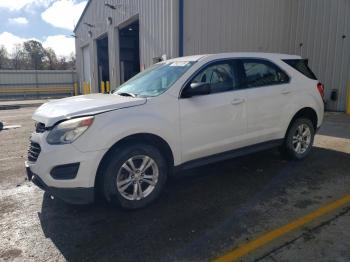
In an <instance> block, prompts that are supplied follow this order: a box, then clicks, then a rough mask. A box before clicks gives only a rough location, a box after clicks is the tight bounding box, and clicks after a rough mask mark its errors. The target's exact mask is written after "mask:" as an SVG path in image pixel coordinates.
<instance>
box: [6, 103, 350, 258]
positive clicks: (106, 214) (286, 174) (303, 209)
mask: <svg viewBox="0 0 350 262" xmlns="http://www.w3.org/2000/svg"><path fill="white" fill-rule="evenodd" d="M33 111H34V108H32V107H25V108H18V109H13V110H0V121H2V122H4V123H5V125H20V126H21V127H19V128H16V129H9V130H3V131H0V210H1V211H0V239H1V241H0V261H1V260H5V261H123V262H124V261H211V260H213V259H215V258H218V257H220V256H222V255H225V254H226V253H227V252H230V251H231V250H233V249H235V248H237V247H239V246H241V245H244V244H245V243H248V242H249V241H252V240H254V239H255V238H257V237H258V236H261V235H263V234H265V233H266V232H269V231H271V230H274V229H276V228H278V227H280V226H283V225H285V224H288V223H290V222H291V221H293V220H295V219H298V218H299V217H302V216H305V215H306V214H308V213H310V212H312V211H314V210H316V209H318V208H321V207H322V206H324V205H326V204H328V203H331V202H333V201H335V200H337V199H339V198H341V197H343V196H346V195H349V194H350V117H349V116H346V115H344V114H339V113H328V114H327V117H326V121H325V124H324V126H323V128H322V129H321V130H320V132H319V135H318V136H317V137H316V141H315V147H314V150H313V152H312V154H311V155H310V157H308V158H307V159H306V160H304V161H301V162H294V161H286V160H284V159H283V158H282V157H281V156H280V155H279V153H278V150H275V149H273V150H268V151H264V152H260V153H256V154H253V155H249V156H245V157H240V158H237V159H232V160H229V161H225V162H220V163H216V164H213V165H208V166H204V167H201V168H196V169H193V170H189V171H186V172H183V173H179V174H178V175H177V176H176V177H173V178H172V179H170V181H169V183H168V185H167V186H166V189H165V191H164V192H163V194H162V195H161V198H160V199H159V200H158V201H156V202H155V203H154V204H153V205H151V206H149V207H147V208H144V209H141V210H136V211H125V210H121V209H116V208H113V207H111V206H109V205H108V204H106V203H104V202H98V203H95V204H92V205H87V206H74V205H68V204H66V203H64V202H62V201H60V200H59V199H51V198H50V196H49V195H47V194H44V193H43V192H42V191H41V190H40V189H38V188H36V187H35V186H34V185H33V184H31V183H30V182H28V181H26V180H25V172H24V171H25V170H24V161H25V159H26V150H27V145H28V142H29V136H30V133H31V132H32V131H33V129H34V123H33V121H32V120H31V114H32V112H33ZM349 217H350V209H349V206H344V207H343V208H341V209H337V210H334V211H333V212H330V213H329V214H327V215H326V216H322V217H320V218H317V219H315V220H314V221H312V223H310V224H308V225H307V226H305V227H303V228H300V229H298V230H295V231H293V232H290V233H288V234H285V235H283V237H281V238H279V239H276V240H275V241H272V242H270V243H268V244H266V245H265V246H263V247H261V248H259V249H256V250H254V252H251V253H249V254H248V255H247V256H244V257H242V258H241V259H240V260H242V261H305V260H306V259H307V260H308V261H350V247H349V243H350V234H349V232H350V223H349Z"/></svg>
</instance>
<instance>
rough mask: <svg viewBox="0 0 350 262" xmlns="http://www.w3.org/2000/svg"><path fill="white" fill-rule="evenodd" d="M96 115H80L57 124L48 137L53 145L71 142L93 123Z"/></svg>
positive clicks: (48, 141) (47, 139) (48, 140)
mask: <svg viewBox="0 0 350 262" xmlns="http://www.w3.org/2000/svg"><path fill="white" fill-rule="evenodd" d="M93 121H94V117H93V116H87V117H80V118H75V119H71V120H66V121H64V122H62V123H60V124H58V125H56V126H55V127H54V128H53V129H52V130H51V132H50V133H49V135H48V136H47V138H46V141H47V143H49V144H51V145H61V144H70V143H72V142H74V141H75V140H76V139H77V138H78V137H79V136H81V135H82V134H83V133H84V132H85V131H86V130H87V129H88V128H89V127H90V126H91V125H92V123H93Z"/></svg>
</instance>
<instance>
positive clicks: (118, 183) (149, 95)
mask: <svg viewBox="0 0 350 262" xmlns="http://www.w3.org/2000/svg"><path fill="white" fill-rule="evenodd" d="M323 94H324V88H323V85H322V84H320V83H319V82H318V81H317V80H316V77H315V75H314V74H313V73H312V71H311V70H310V69H309V67H308V66H307V60H303V59H301V57H299V56H291V55H283V54H264V53H226V54H215V55H198V56H190V57H182V58H177V59H172V60H168V61H165V62H161V63H158V64H156V65H153V66H152V67H150V68H149V69H147V70H145V71H143V72H141V73H140V74H138V75H136V76H135V77H134V78H132V79H130V80H129V81H128V82H126V83H125V84H123V85H121V86H120V87H119V88H117V89H116V90H115V91H114V92H113V93H112V94H92V95H85V96H77V97H71V98H65V99H61V100H56V101H52V102H49V103H46V104H44V105H42V106H41V107H39V108H38V109H37V110H36V112H35V113H34V115H33V119H34V120H35V121H36V122H37V123H36V131H35V132H34V133H33V134H32V136H31V145H30V148H29V156H28V161H27V162H26V166H27V173H28V176H29V179H30V180H33V182H34V183H35V184H36V185H38V186H39V187H41V188H42V189H44V190H45V191H47V192H48V193H49V194H51V195H53V196H57V197H58V198H61V199H63V200H65V201H67V202H70V203H76V204H81V203H88V202H91V201H93V200H94V197H95V195H96V194H101V195H103V196H104V197H105V198H106V199H107V200H108V201H110V202H112V203H116V204H118V205H120V206H122V207H124V208H129V209H134V208H140V207H143V206H145V205H147V204H149V203H150V202H152V201H153V200H154V199H156V198H157V197H158V196H159V194H160V192H161V190H162V189H163V187H164V184H165V181H166V179H167V176H168V174H170V173H173V172H174V171H176V170H181V169H186V168H192V167H195V166H198V165H205V164H208V163H212V162H214V161H220V160H224V159H228V158H232V157H235V156H240V155H243V154H247V153H251V152H255V151H259V150H264V149H267V148H270V147H274V146H280V148H281V149H283V150H282V151H284V152H285V153H286V154H287V155H288V156H289V157H291V158H293V159H303V158H305V157H306V156H307V155H308V154H309V152H310V150H311V147H312V143H313V139H314V135H315V131H316V130H317V129H318V128H319V127H320V125H321V123H322V120H323V112H324V103H323Z"/></svg>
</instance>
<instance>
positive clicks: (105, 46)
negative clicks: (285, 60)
mask: <svg viewBox="0 0 350 262" xmlns="http://www.w3.org/2000/svg"><path fill="white" fill-rule="evenodd" d="M75 36H76V52H77V70H78V73H79V79H80V86H81V87H83V86H84V87H85V88H86V84H87V83H88V84H89V86H90V88H91V91H92V92H100V91H101V89H102V90H103V89H104V84H101V82H104V83H105V82H110V84H111V87H112V89H113V88H115V87H116V86H117V85H119V84H120V83H122V82H124V81H126V80H127V79H129V78H130V77H132V76H133V75H134V74H136V73H137V72H139V71H140V70H143V69H144V68H147V67H148V66H150V65H151V64H153V63H155V62H157V61H159V60H160V59H162V58H163V59H164V58H167V59H169V58H173V57H178V56H184V55H192V54H203V53H218V52H236V51H237V52H238V51H260V52H279V53H289V54H297V55H301V56H303V57H305V58H308V59H309V63H310V66H311V68H312V69H313V70H314V72H315V73H316V75H317V76H318V77H319V78H320V80H321V81H322V82H323V83H324V84H325V86H326V98H327V108H328V109H330V110H337V111H344V110H345V107H346V101H347V92H348V86H349V83H350V0H107V1H106V2H105V1H103V0H90V1H89V2H88V5H87V7H86V9H85V11H84V13H83V15H82V17H81V19H80V21H79V23H78V24H77V26H76V29H75ZM84 83H85V84H84Z"/></svg>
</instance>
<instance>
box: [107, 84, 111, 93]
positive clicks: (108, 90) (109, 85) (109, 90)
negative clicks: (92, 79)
mask: <svg viewBox="0 0 350 262" xmlns="http://www.w3.org/2000/svg"><path fill="white" fill-rule="evenodd" d="M106 92H107V94H109V92H111V84H110V83H109V81H107V82H106Z"/></svg>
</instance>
